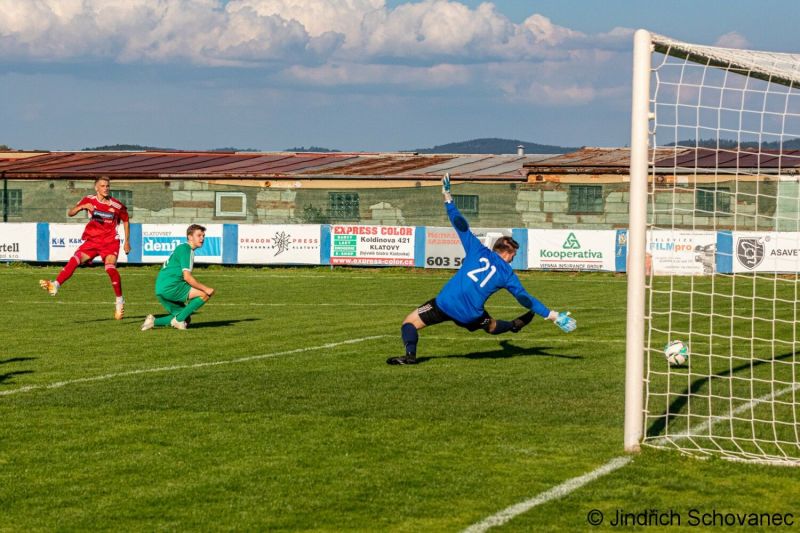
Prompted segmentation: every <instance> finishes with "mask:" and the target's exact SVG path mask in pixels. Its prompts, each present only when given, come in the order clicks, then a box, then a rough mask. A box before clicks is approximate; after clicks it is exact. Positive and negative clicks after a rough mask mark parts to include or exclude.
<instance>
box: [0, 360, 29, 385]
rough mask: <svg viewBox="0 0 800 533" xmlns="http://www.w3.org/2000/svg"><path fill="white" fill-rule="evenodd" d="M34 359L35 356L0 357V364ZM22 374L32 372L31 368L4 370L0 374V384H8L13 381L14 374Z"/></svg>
mask: <svg viewBox="0 0 800 533" xmlns="http://www.w3.org/2000/svg"><path fill="white" fill-rule="evenodd" d="M36 359H37V357H10V358H8V359H0V365H6V364H9V363H22V362H25V361H34V360H36ZM24 374H33V370H14V371H13V372H5V373H3V374H0V385H9V384H11V383H13V378H14V376H21V375H24Z"/></svg>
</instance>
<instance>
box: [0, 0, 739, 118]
mask: <svg viewBox="0 0 800 533" xmlns="http://www.w3.org/2000/svg"><path fill="white" fill-rule="evenodd" d="M631 33H632V32H631V30H629V29H626V28H614V29H613V30H611V31H609V32H607V33H603V34H596V35H587V34H584V33H582V32H579V31H575V30H572V29H570V28H566V27H563V26H559V25H557V24H555V23H554V22H553V21H551V20H550V19H548V18H547V17H545V16H543V15H540V14H532V15H531V16H529V17H528V18H527V19H526V20H524V21H523V22H522V23H520V24H516V23H514V22H512V21H511V20H509V19H508V18H507V17H506V16H504V15H503V14H502V13H500V12H498V10H497V9H496V7H495V6H494V4H492V3H490V2H485V3H482V4H480V5H479V6H478V7H476V8H474V9H473V8H470V7H468V6H466V5H465V4H462V3H461V2H459V1H455V0H421V1H419V2H413V3H405V4H400V5H399V6H397V7H395V8H394V9H390V8H388V7H387V6H386V4H385V1H384V0H230V1H228V2H223V1H222V0H24V1H22V0H0V58H3V59H0V62H3V61H5V62H9V61H16V62H28V63H30V62H37V63H39V64H42V63H45V64H46V63H60V62H62V63H63V62H69V63H81V62H83V63H89V64H92V63H103V62H115V63H120V64H134V65H138V64H161V65H172V64H175V65H184V64H191V65H195V66H202V67H217V66H233V67H256V68H269V69H270V70H273V71H276V72H280V76H279V77H277V78H271V79H273V80H275V79H278V80H283V81H288V82H291V83H292V84H297V83H300V84H308V85H311V86H316V87H332V86H358V85H366V86H371V85H380V84H383V85H388V86H393V87H400V88H404V89H405V90H415V89H426V90H427V89H432V88H437V87H438V88H442V87H454V86H461V87H464V88H467V87H470V88H472V87H474V86H483V87H484V88H486V87H488V88H497V90H498V91H499V93H500V94H504V95H506V97H508V98H534V97H536V98H541V100H542V101H546V102H556V103H564V102H573V103H584V102H586V101H590V100H592V99H594V98H597V97H598V95H600V94H603V90H602V89H598V88H597V87H598V86H599V85H601V84H599V83H598V80H599V79H600V78H602V77H603V76H608V75H609V74H608V71H609V66H610V65H615V66H616V63H615V62H616V61H618V59H619V58H620V57H622V56H623V55H625V54H627V53H628V50H629V48H630V36H631ZM735 38H739V39H742V38H741V36H739V35H738V34H735V33H731V34H727V35H726V36H723V37H722V38H721V40H722V39H727V41H726V42H733V41H735ZM498 65H505V67H506V68H497V66H498ZM499 71H502V72H499ZM534 95H539V96H534Z"/></svg>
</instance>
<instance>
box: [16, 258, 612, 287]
mask: <svg viewBox="0 0 800 533" xmlns="http://www.w3.org/2000/svg"><path fill="white" fill-rule="evenodd" d="M123 266H125V265H124V263H123ZM197 266H198V265H195V267H197ZM239 266H241V265H239ZM98 267H99V264H98V266H95V267H93V268H98ZM133 268H136V267H133ZM59 269H60V265H59V266H58V267H56V268H53V272H58V270H59ZM120 271H121V272H122V273H123V279H124V278H125V277H127V276H132V277H148V278H152V279H153V281H154V282H155V278H156V275H157V274H158V271H157V270H155V269H153V270H152V271H150V272H128V271H127V270H126V268H122V269H120ZM199 272H200V273H201V275H202V277H208V276H213V277H215V278H255V277H258V278H271V279H293V278H309V279H313V278H316V279H323V278H324V279H330V278H331V277H332V276H341V277H340V278H338V279H342V280H348V279H366V280H371V281H377V282H380V281H381V280H384V279H406V280H407V279H409V278H410V277H414V279H429V280H448V279H450V278H451V277H453V274H454V273H455V270H452V271H447V270H443V271H442V272H441V274H440V273H436V274H432V273H430V270H429V271H428V273H427V274H426V275H425V276H424V277H419V276H417V275H416V274H414V273H413V272H412V271H409V272H408V273H407V274H386V273H376V274H375V275H368V274H349V273H345V274H331V273H330V272H329V271H326V272H320V273H318V274H314V273H308V272H304V273H302V274H286V273H278V272H270V271H268V270H263V271H242V272H225V271H223V270H204V269H202V268H200V269H199ZM518 272H519V273H525V272H530V273H536V271H535V270H521V271H518ZM21 273H30V271H25V270H14V269H8V270H5V271H3V270H0V275H4V274H8V275H19V274H21ZM569 274H570V273H568V272H565V273H564V275H563V276H551V277H538V276H537V277H536V282H540V281H541V282H545V281H546V282H563V283H598V282H600V283H627V278H625V277H624V276H621V277H620V278H619V279H602V280H600V281H598V280H596V279H585V278H584V279H581V278H579V277H573V276H570V275H569ZM608 274H611V272H608ZM37 275H38V274H37ZM42 277H46V275H45V274H43V273H42ZM609 277H610V276H609Z"/></svg>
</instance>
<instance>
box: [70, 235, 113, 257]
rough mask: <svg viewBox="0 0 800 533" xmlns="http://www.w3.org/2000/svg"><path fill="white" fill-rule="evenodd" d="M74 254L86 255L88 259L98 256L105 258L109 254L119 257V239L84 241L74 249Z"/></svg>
mask: <svg viewBox="0 0 800 533" xmlns="http://www.w3.org/2000/svg"><path fill="white" fill-rule="evenodd" d="M75 254H76V255H81V254H82V255H88V256H89V261H91V260H92V259H94V258H95V257H98V256H100V258H101V259H103V260H105V258H106V257H108V256H109V255H114V256H116V257H119V239H114V240H113V241H86V242H84V243H83V244H81V246H80V248H78V249H77V250H76V251H75Z"/></svg>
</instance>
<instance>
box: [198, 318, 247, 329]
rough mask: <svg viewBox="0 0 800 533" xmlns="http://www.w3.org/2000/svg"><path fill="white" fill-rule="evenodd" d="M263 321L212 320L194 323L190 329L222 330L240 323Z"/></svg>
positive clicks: (243, 319) (238, 319)
mask: <svg viewBox="0 0 800 533" xmlns="http://www.w3.org/2000/svg"><path fill="white" fill-rule="evenodd" d="M259 320H262V319H260V318H236V319H231V320H212V321H210V322H192V323H191V325H190V326H189V329H200V328H221V327H224V326H232V325H233V324H238V323H239V322H257V321H259Z"/></svg>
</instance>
